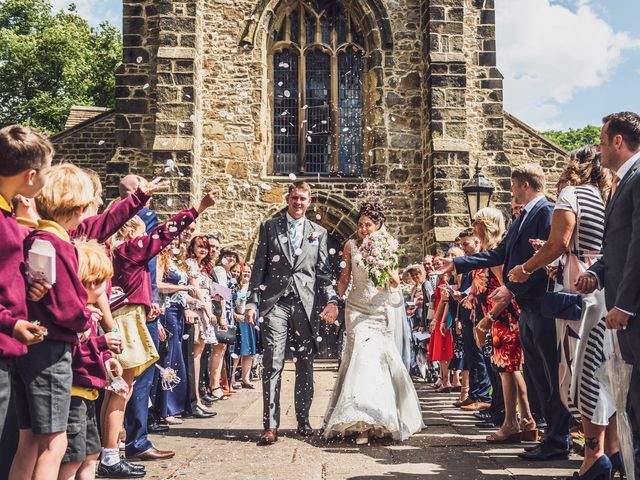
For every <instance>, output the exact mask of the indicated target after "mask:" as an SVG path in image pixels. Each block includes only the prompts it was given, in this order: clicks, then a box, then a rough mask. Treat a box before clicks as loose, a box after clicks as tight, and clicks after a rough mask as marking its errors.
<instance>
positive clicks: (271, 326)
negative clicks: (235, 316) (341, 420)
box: [260, 293, 315, 429]
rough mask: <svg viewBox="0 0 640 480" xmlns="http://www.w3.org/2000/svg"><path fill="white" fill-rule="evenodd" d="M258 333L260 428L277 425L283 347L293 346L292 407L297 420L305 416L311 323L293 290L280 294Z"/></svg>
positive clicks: (308, 402) (309, 396)
mask: <svg viewBox="0 0 640 480" xmlns="http://www.w3.org/2000/svg"><path fill="white" fill-rule="evenodd" d="M260 330H261V333H262V346H263V349H264V356H263V358H262V365H263V372H262V388H263V392H264V393H263V399H264V416H263V422H264V428H265V429H269V428H278V427H279V426H280V385H281V380H282V370H283V368H284V358H285V354H286V351H285V350H286V348H287V337H288V338H289V340H290V343H289V347H290V348H291V349H292V350H293V352H292V353H293V356H294V358H295V365H296V384H295V394H294V395H295V407H296V419H297V420H298V423H299V424H300V423H304V422H306V421H307V420H308V418H309V408H310V407H311V401H312V400H313V356H314V345H315V339H314V338H313V332H312V330H311V324H310V323H309V320H308V318H307V314H306V313H305V311H304V308H303V306H302V302H301V301H300V298H299V297H298V295H297V294H296V293H291V294H289V295H287V296H283V297H281V298H280V299H279V300H278V301H277V303H276V304H275V305H274V307H273V308H272V309H271V310H270V311H269V313H268V314H267V315H266V316H265V318H264V322H263V323H262V325H261V327H260Z"/></svg>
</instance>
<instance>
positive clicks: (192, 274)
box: [186, 235, 218, 418]
mask: <svg viewBox="0 0 640 480" xmlns="http://www.w3.org/2000/svg"><path fill="white" fill-rule="evenodd" d="M187 257H188V258H187V261H186V265H187V271H188V273H189V278H190V283H191V285H192V286H193V287H194V288H195V289H196V290H195V294H196V298H197V299H198V300H200V302H201V305H200V307H199V308H198V309H196V310H195V311H196V313H197V315H198V323H197V324H196V328H195V332H194V336H195V338H194V345H193V365H194V378H195V379H196V384H195V389H196V391H195V394H196V399H197V408H196V409H195V410H194V412H193V415H194V416H195V417H201V418H204V417H207V416H211V414H213V412H209V411H207V409H206V408H205V405H204V404H203V403H202V397H201V395H200V388H199V385H198V379H200V369H201V365H202V364H201V362H200V359H201V356H202V352H203V351H204V348H205V345H211V346H212V348H213V349H215V348H216V347H217V346H218V339H217V338H216V334H215V330H214V325H215V324H216V323H217V322H218V320H217V317H216V316H215V315H214V312H213V309H212V306H211V305H212V304H211V302H212V299H211V277H210V276H209V273H208V272H210V271H211V266H210V265H209V242H208V241H207V239H206V237H204V236H202V235H198V236H195V237H193V238H192V239H191V242H190V243H189V247H188V249H187ZM213 395H214V397H215V394H213Z"/></svg>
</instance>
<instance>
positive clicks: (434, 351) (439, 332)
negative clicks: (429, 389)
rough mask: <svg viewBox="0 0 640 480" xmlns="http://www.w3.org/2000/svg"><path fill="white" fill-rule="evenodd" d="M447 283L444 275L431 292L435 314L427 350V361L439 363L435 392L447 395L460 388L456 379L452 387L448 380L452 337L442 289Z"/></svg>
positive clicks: (430, 328)
mask: <svg viewBox="0 0 640 480" xmlns="http://www.w3.org/2000/svg"><path fill="white" fill-rule="evenodd" d="M448 283H449V274H447V273H445V274H444V275H442V277H441V278H440V281H439V282H438V285H437V286H436V288H435V290H434V292H433V298H434V301H433V309H434V311H435V314H434V316H433V319H432V320H431V323H430V324H429V332H430V333H431V338H430V340H429V346H428V349H427V360H428V361H430V362H440V377H441V386H440V388H438V389H437V390H436V392H439V393H449V392H451V390H452V389H453V388H457V387H459V386H460V383H459V382H457V381H456V380H457V378H456V379H454V385H452V384H451V381H450V379H449V362H450V361H451V359H452V358H453V336H452V335H451V330H450V329H448V328H447V318H448V316H449V302H448V300H449V297H448V296H447V295H446V294H445V295H443V288H444V286H445V285H447V284H448Z"/></svg>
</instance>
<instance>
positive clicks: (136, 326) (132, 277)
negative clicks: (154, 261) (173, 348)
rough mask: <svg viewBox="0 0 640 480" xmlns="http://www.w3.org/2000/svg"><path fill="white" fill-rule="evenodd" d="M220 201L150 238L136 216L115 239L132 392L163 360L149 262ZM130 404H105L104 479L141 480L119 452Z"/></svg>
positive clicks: (210, 198)
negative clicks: (151, 325)
mask: <svg viewBox="0 0 640 480" xmlns="http://www.w3.org/2000/svg"><path fill="white" fill-rule="evenodd" d="M215 199H216V194H215V193H213V192H211V193H209V194H207V195H205V196H204V197H203V198H202V200H201V201H200V203H199V204H198V205H197V206H195V207H193V208H190V209H188V210H183V211H181V212H179V213H178V214H176V215H174V216H173V217H172V218H170V219H169V220H168V221H167V222H165V223H164V224H161V225H159V226H157V227H156V228H155V229H154V230H152V231H151V232H149V234H148V235H146V234H145V225H144V222H142V220H140V219H139V218H137V217H134V218H133V219H132V220H130V221H129V222H127V223H126V224H125V225H124V227H123V228H122V229H121V230H120V231H119V232H118V233H117V234H116V236H115V245H114V247H113V266H114V272H115V276H114V278H113V285H114V286H117V287H120V288H121V289H122V292H123V294H124V295H122V296H121V297H120V298H119V299H117V300H116V301H115V302H114V303H112V305H111V309H112V311H113V317H114V319H115V321H116V324H117V326H118V331H119V332H121V334H122V337H123V347H124V348H123V352H122V354H120V355H117V356H116V358H118V360H119V361H120V363H121V365H122V368H123V374H122V378H123V379H124V380H125V381H126V382H127V384H128V385H129V388H131V386H132V384H133V380H134V378H135V377H136V376H137V375H139V374H140V373H141V372H143V371H144V370H145V368H146V367H148V366H149V365H151V364H153V363H154V362H155V361H157V359H158V358H159V356H158V352H157V351H156V348H155V346H154V344H153V341H152V339H151V336H150V334H149V332H148V330H147V327H146V321H147V318H148V317H149V315H150V314H153V309H152V302H151V277H150V275H149V268H148V263H149V260H150V259H151V258H153V257H155V256H156V255H157V254H158V253H160V252H161V251H162V250H163V249H164V248H166V247H167V246H168V245H169V244H170V243H171V242H172V241H173V239H174V238H176V237H178V236H179V235H180V232H182V231H183V230H184V229H185V228H186V227H187V226H188V225H189V224H191V223H193V222H194V221H195V220H196V218H197V217H198V215H199V214H200V213H202V212H203V211H204V210H206V209H207V208H209V207H211V206H213V205H215ZM118 242H119V243H118ZM127 401H128V398H123V397H120V396H119V395H115V394H113V393H111V392H107V395H106V396H105V400H104V403H103V405H102V410H103V412H104V419H105V421H104V426H105V428H104V431H103V432H102V435H103V446H104V449H103V455H102V460H101V462H100V465H99V467H98V475H100V476H101V477H111V478H128V477H133V476H136V475H135V473H134V472H132V470H131V469H130V468H129V467H128V465H127V464H126V463H127V462H126V461H124V460H121V459H120V456H119V450H118V436H119V433H120V429H121V427H122V422H123V420H124V412H125V409H126V405H127ZM152 448H153V447H152ZM154 450H155V449H154ZM143 453H145V452H143ZM154 454H157V455H159V456H160V457H162V458H170V457H172V456H173V452H160V451H158V450H156V451H155V452H154ZM160 457H157V458H160Z"/></svg>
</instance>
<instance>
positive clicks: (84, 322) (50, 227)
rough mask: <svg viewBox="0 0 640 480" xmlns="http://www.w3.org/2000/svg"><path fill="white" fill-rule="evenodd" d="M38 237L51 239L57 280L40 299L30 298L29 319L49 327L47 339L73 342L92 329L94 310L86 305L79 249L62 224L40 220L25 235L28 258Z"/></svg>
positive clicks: (49, 240)
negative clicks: (36, 300)
mask: <svg viewBox="0 0 640 480" xmlns="http://www.w3.org/2000/svg"><path fill="white" fill-rule="evenodd" d="M36 239H40V240H46V241H48V242H50V243H51V244H52V245H53V248H54V249H55V251H56V283H55V284H54V285H53V286H52V287H51V290H49V292H48V293H46V294H45V296H44V297H43V298H42V300H40V301H39V302H29V301H28V302H27V306H28V308H29V320H38V321H40V323H41V324H42V326H43V327H46V328H47V330H48V331H49V333H48V335H47V338H46V340H59V341H63V342H66V343H68V344H70V345H74V344H75V343H77V341H78V335H77V334H78V333H82V332H84V331H86V330H87V329H89V327H90V324H91V323H92V320H91V312H90V310H89V309H87V307H86V305H87V300H88V297H87V290H86V289H85V288H84V285H82V283H81V282H80V279H79V278H78V252H77V251H76V247H74V246H73V244H72V243H71V239H70V238H69V235H68V234H67V232H66V231H65V230H64V229H63V228H62V227H61V226H60V225H58V224H57V223H55V222H51V221H47V220H40V221H39V222H38V228H37V229H36V230H34V231H33V232H31V233H30V234H29V236H28V237H27V238H26V239H25V242H24V258H25V261H26V259H27V258H28V255H29V249H30V248H31V245H32V244H33V241H34V240H36Z"/></svg>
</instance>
